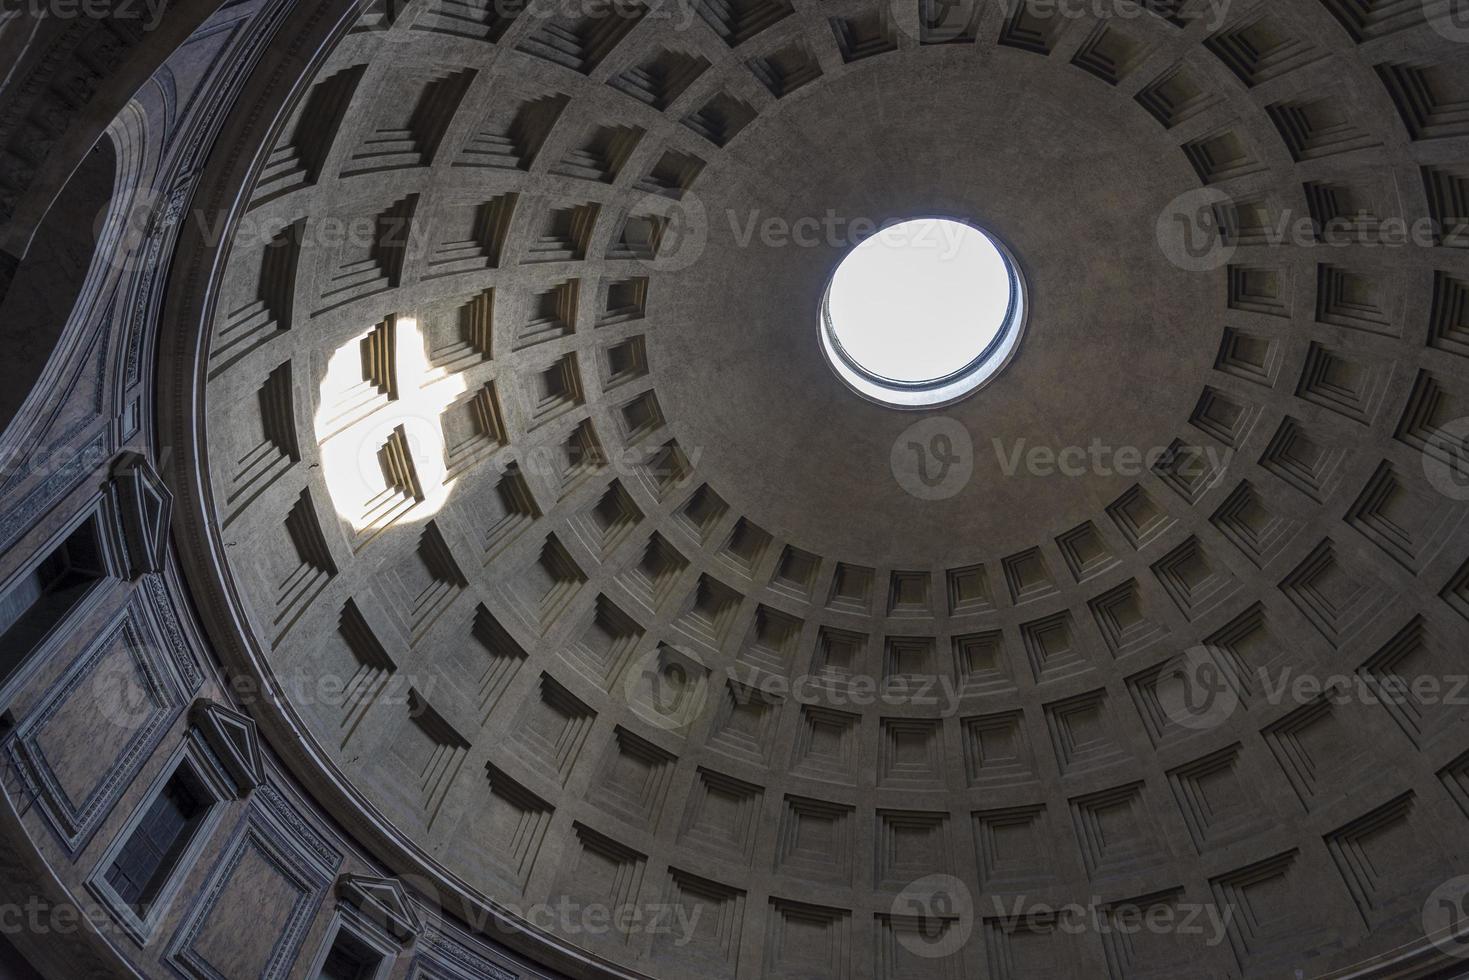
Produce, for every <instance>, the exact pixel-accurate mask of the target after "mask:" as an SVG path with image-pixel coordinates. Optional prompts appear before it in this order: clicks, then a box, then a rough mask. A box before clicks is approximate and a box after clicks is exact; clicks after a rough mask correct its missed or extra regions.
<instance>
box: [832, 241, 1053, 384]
mask: <svg viewBox="0 0 1469 980" xmlns="http://www.w3.org/2000/svg"><path fill="white" fill-rule="evenodd" d="M1024 301H1025V297H1024V287H1023V284H1022V283H1021V281H1020V277H1019V273H1018V271H1017V269H1016V267H1015V263H1014V260H1013V259H1012V258H1011V257H1010V255H1009V254H1008V252H1006V251H1005V250H1004V248H1003V247H1002V246H1001V245H999V244H998V243H997V242H996V241H995V240H994V239H993V238H991V237H990V236H989V235H988V234H986V233H985V232H983V231H981V230H980V229H978V228H976V227H974V226H972V225H968V224H964V223H962V222H959V221H952V220H949V219H944V218H918V219H914V220H912V221H905V222H901V223H899V224H894V225H891V226H889V227H888V228H886V229H885V230H883V231H881V232H879V233H878V234H876V235H874V236H872V237H871V238H868V239H866V240H865V241H863V242H862V243H861V244H860V245H858V246H857V247H856V248H854V249H853V250H852V251H851V252H849V253H848V254H847V256H846V257H845V258H843V259H842V262H841V264H840V265H839V266H838V267H837V270H836V272H835V273H834V274H833V276H832V279H831V283H830V285H829V287H828V289H827V292H826V296H825V298H824V299H823V306H822V317H821V320H822V323H821V327H822V329H821V334H822V345H823V349H824V350H825V351H826V354H827V357H828V359H829V360H830V361H831V362H832V366H833V367H834V368H835V369H836V371H837V374H838V375H839V376H841V377H842V378H843V380H845V381H846V382H847V383H848V384H849V385H851V386H852V387H853V388H854V389H856V390H857V391H858V392H859V393H860V394H862V395H864V396H865V397H868V398H871V399H873V400H876V401H881V402H885V403H887V404H891V405H895V406H898V407H902V408H926V407H932V406H936V405H941V404H946V403H949V402H952V401H955V400H956V399H958V398H961V397H963V396H964V395H966V394H968V393H970V392H971V391H973V390H975V389H976V388H978V387H979V386H980V385H982V384H984V382H985V381H988V380H989V379H990V378H991V377H993V376H994V374H995V373H997V372H998V371H999V369H1000V368H1002V367H1003V366H1004V365H1005V363H1006V362H1007V361H1008V359H1009V358H1010V356H1011V354H1013V352H1014V349H1015V345H1016V344H1017V343H1018V341H1019V338H1020V333H1021V330H1022V328H1023V323H1024V313H1025V306H1024Z"/></svg>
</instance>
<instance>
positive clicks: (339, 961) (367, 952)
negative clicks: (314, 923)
mask: <svg viewBox="0 0 1469 980" xmlns="http://www.w3.org/2000/svg"><path fill="white" fill-rule="evenodd" d="M382 962H383V957H382V954H381V953H379V952H377V950H375V949H373V948H372V947H370V946H368V945H367V944H366V943H364V942H363V941H362V940H360V939H358V938H357V937H356V936H354V935H352V934H351V933H350V932H348V931H347V930H345V929H338V930H337V936H336V938H335V939H333V940H332V948H331V949H330V950H328V951H327V954H326V961H325V962H323V963H322V965H321V972H320V973H319V974H317V976H316V980H372V978H373V977H375V976H376V975H377V970H378V967H379V966H381V965H382Z"/></svg>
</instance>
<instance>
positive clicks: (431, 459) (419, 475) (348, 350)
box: [315, 317, 465, 545]
mask: <svg viewBox="0 0 1469 980" xmlns="http://www.w3.org/2000/svg"><path fill="white" fill-rule="evenodd" d="M391 327H392V329H388V324H387V323H384V324H380V325H379V326H378V327H375V328H374V329H373V330H371V331H369V332H368V333H366V334H363V335H361V336H359V337H356V338H354V339H352V340H351V341H349V342H348V343H346V344H344V345H343V346H342V347H341V348H340V349H339V350H337V351H336V353H334V354H333V355H332V357H331V360H330V361H329V362H328V364H327V369H326V375H325V377H324V378H322V382H321V396H320V407H319V408H318V410H317V413H316V425H315V429H316V439H317V442H318V443H320V445H321V467H322V475H323V476H324V477H325V478H326V485H327V489H328V491H329V492H330V493H331V497H332V502H333V503H334V504H335V505H336V509H337V512H338V513H339V514H340V515H341V516H342V517H343V518H345V519H346V520H347V521H348V522H349V523H350V524H351V526H352V529H353V530H354V531H355V532H356V534H357V535H358V540H357V544H359V545H361V544H365V543H366V541H367V540H368V539H370V538H371V537H372V536H373V535H374V534H376V533H377V532H378V531H380V530H382V529H383V528H385V527H387V526H388V525H390V524H393V523H395V522H398V521H401V520H423V519H426V518H428V517H430V516H431V515H433V514H434V513H435V512H437V511H438V510H439V508H440V507H442V506H443V504H444V501H445V500H447V499H448V495H449V491H450V489H451V488H452V486H453V480H452V479H451V478H450V477H449V475H448V472H447V467H446V466H445V458H444V432H443V429H442V427H441V416H442V415H443V413H444V410H445V409H446V408H447V407H448V406H449V405H450V404H452V403H454V402H455V401H456V400H457V399H458V398H459V396H460V395H461V394H463V392H464V390H465V386H464V380H463V379H462V378H461V377H460V376H459V375H457V374H450V373H448V372H445V371H444V370H442V369H440V368H435V367H432V366H431V365H430V364H429V362H428V358H427V356H426V355H425V351H424V342H423V334H422V332H421V331H420V329H419V325H418V322H417V321H416V320H414V319H411V318H409V317H396V318H395V319H394V320H393V321H391ZM373 344H379V345H384V346H390V347H391V348H392V356H391V358H388V357H387V356H386V351H378V352H376V353H374V352H373V351H372V350H371V345H373ZM379 360H387V361H390V362H391V364H392V367H391V369H390V370H389V371H388V372H387V374H388V375H390V377H386V376H385V377H383V378H380V379H374V378H373V377H371V376H370V375H372V374H373V372H372V371H371V370H370V367H371V365H372V364H373V363H375V362H377V361H379Z"/></svg>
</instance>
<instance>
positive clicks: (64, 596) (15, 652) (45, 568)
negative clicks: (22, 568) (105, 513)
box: [0, 517, 107, 682]
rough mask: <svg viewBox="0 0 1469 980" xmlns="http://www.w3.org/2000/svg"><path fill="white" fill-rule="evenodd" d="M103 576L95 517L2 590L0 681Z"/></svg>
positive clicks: (0, 602) (24, 659)
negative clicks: (3, 591)
mask: <svg viewBox="0 0 1469 980" xmlns="http://www.w3.org/2000/svg"><path fill="white" fill-rule="evenodd" d="M106 577H107V568H106V565H105V564H104V562H103V557H102V545H101V541H100V538H99V535H98V532H97V520H96V518H95V517H94V518H89V519H88V520H87V521H86V522H85V523H83V524H82V526H81V527H79V528H77V529H76V530H75V531H73V532H72V533H71V534H70V535H69V536H68V537H67V539H66V540H65V541H63V542H62V543H61V544H60V545H59V546H57V548H56V549H55V550H54V551H52V552H51V553H50V554H49V555H47V556H46V557H45V558H43V559H42V560H41V562H40V563H39V564H38V565H36V566H35V567H34V568H32V569H31V570H30V571H29V572H27V573H26V574H24V575H22V576H21V577H20V579H19V580H18V581H16V582H15V583H13V584H12V585H11V586H10V587H9V588H8V589H6V590H5V593H4V594H3V595H0V682H4V681H5V680H7V679H9V677H10V676H11V675H12V674H14V673H15V671H16V670H17V669H18V668H19V667H20V666H21V664H23V663H25V661H26V658H27V657H29V656H30V654H31V653H32V652H33V651H34V650H35V649H36V647H38V646H40V645H41V641H42V640H44V639H45V638H46V635H47V634H49V633H50V632H51V630H52V629H53V628H54V627H55V626H56V625H58V624H59V623H60V622H61V621H62V620H63V619H65V618H66V616H67V614H68V613H70V612H71V611H72V609H74V608H76V606H77V605H78V604H79V603H80V602H81V601H82V598H83V597H84V596H85V595H86V594H87V592H88V591H90V590H91V588H92V586H93V585H95V584H96V583H97V582H99V581H101V580H102V579H104V578H106Z"/></svg>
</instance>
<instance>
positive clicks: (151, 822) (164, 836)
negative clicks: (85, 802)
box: [106, 766, 213, 916]
mask: <svg viewBox="0 0 1469 980" xmlns="http://www.w3.org/2000/svg"><path fill="white" fill-rule="evenodd" d="M212 802H213V799H212V798H211V797H210V796H209V795H208V794H207V793H206V792H205V791H204V790H203V788H202V787H200V786H199V785H198V783H197V781H196V780H195V779H194V778H193V774H192V773H191V772H190V771H189V769H188V767H187V766H180V767H179V768H178V769H177V770H176V771H175V772H174V774H173V775H172V776H171V777H170V778H169V780H168V782H167V783H165V784H164V786H163V789H162V790H161V791H160V792H159V793H158V795H157V796H155V797H154V798H153V802H151V803H150V804H148V808H147V810H146V811H145V812H144V814H143V817H142V819H141V820H139V821H138V823H137V824H136V825H135V826H134V827H133V830H132V833H131V834H129V835H128V838H127V841H126V842H125V843H124V844H123V845H122V848H121V849H120V850H118V852H117V856H116V857H114V858H113V860H112V864H111V866H110V867H109V868H108V869H107V875H106V877H107V884H108V885H109V886H111V888H112V891H113V892H114V893H115V894H116V895H117V897H118V898H119V899H121V900H122V901H123V902H124V903H126V904H127V905H128V906H129V907H131V908H132V909H133V911H134V912H136V913H137V914H138V915H140V916H141V915H145V914H146V913H147V910H148V906H149V905H150V904H152V902H153V900H154V899H155V898H157V897H158V893H159V891H161V890H162V888H163V885H164V883H165V882H166V881H168V878H169V875H170V874H171V873H172V872H173V869H174V866H175V865H176V864H177V863H178V861H179V858H180V857H181V856H182V855H183V853H184V850H185V849H186V848H187V847H188V846H189V842H190V841H191V840H193V838H194V833H195V832H196V831H197V830H198V829H199V825H200V824H201V823H203V821H204V815H205V814H206V813H208V812H209V807H210V805H211V803H212Z"/></svg>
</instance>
